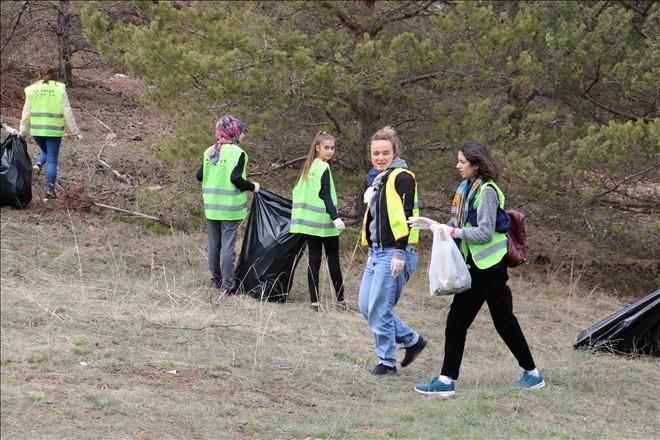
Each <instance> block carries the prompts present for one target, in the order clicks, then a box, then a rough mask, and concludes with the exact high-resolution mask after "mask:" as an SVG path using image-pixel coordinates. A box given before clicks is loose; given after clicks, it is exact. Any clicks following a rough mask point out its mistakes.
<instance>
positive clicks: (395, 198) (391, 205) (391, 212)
mask: <svg viewBox="0 0 660 440" xmlns="http://www.w3.org/2000/svg"><path fill="white" fill-rule="evenodd" d="M401 173H408V174H410V175H411V176H412V178H413V180H414V181H415V199H414V205H413V214H412V215H413V216H417V217H418V216H419V201H418V199H417V179H416V177H415V173H413V172H412V171H408V170H407V169H405V168H395V169H394V170H393V171H392V172H391V173H390V175H389V176H388V178H387V182H386V183H385V188H383V191H385V204H386V205H387V206H386V209H387V216H388V219H389V222H390V224H389V227H390V231H391V233H392V235H393V237H392V238H393V239H394V241H396V240H398V239H400V238H402V237H405V236H408V244H417V243H418V242H419V229H417V228H411V227H410V225H408V222H407V220H408V218H407V217H406V211H405V209H404V206H403V199H402V198H401V195H399V193H398V192H397V191H396V187H395V185H394V184H395V181H396V177H397V176H398V175H399V174H401ZM378 208H379V209H380V206H379V207H378ZM370 210H371V200H370V201H369V202H368V203H367V210H366V211H365V212H364V219H363V220H362V246H363V247H367V246H369V242H368V241H367V234H368V233H369V225H368V224H367V221H368V220H367V219H368V217H369V212H370ZM381 239H382V237H381Z"/></svg>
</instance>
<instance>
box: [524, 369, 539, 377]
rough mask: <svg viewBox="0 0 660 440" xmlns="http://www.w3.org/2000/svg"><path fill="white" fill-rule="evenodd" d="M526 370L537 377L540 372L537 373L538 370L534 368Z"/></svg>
mask: <svg viewBox="0 0 660 440" xmlns="http://www.w3.org/2000/svg"><path fill="white" fill-rule="evenodd" d="M527 372H528V373H529V374H531V375H532V376H534V377H539V374H540V373H539V370H538V369H536V368H534V369H533V370H529V371H527Z"/></svg>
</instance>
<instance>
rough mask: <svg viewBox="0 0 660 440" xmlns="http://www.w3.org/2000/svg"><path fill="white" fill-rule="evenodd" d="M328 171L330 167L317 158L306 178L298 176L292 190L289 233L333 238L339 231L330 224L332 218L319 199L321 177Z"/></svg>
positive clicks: (332, 192) (332, 188) (334, 195)
mask: <svg viewBox="0 0 660 440" xmlns="http://www.w3.org/2000/svg"><path fill="white" fill-rule="evenodd" d="M326 170H328V171H330V165H329V164H328V163H327V162H324V161H322V160H321V159H319V158H316V159H314V161H313V162H312V166H310V167H309V173H308V174H307V178H306V179H305V177H304V176H300V179H298V183H297V184H296V186H295V188H293V204H292V207H291V233H292V234H307V235H314V236H317V237H334V236H336V235H339V231H338V230H337V228H336V227H335V225H334V223H333V222H332V217H330V214H328V212H327V211H326V209H325V202H324V201H323V199H322V198H321V197H319V192H320V191H321V177H322V176H323V173H325V171H326ZM329 174H330V196H331V197H332V203H334V204H335V206H337V192H336V190H335V182H334V180H333V179H332V172H330V173H329Z"/></svg>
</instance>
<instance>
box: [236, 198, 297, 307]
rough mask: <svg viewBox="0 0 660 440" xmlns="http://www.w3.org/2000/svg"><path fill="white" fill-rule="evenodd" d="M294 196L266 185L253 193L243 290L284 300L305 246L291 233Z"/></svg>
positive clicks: (241, 266) (240, 270)
mask: <svg viewBox="0 0 660 440" xmlns="http://www.w3.org/2000/svg"><path fill="white" fill-rule="evenodd" d="M290 226H291V200H289V199H285V198H284V197H280V196H278V195H277V194H274V193H272V192H270V191H266V190H264V189H262V190H260V191H259V192H257V193H255V194H254V198H253V199H252V207H251V208H250V213H249V215H248V220H247V230H246V231H245V236H244V238H243V246H242V247H241V255H240V257H239V262H238V266H237V268H236V279H237V280H238V282H239V288H240V289H242V291H243V292H245V293H247V294H248V295H250V296H252V297H253V298H257V299H261V300H263V299H267V300H269V301H277V302H284V301H286V298H287V296H288V294H289V291H290V290H291V282H292V281H293V273H294V271H295V269H296V265H297V264H298V259H299V257H300V254H301V253H302V250H303V248H304V246H305V239H304V237H303V236H302V235H300V234H291V233H290Z"/></svg>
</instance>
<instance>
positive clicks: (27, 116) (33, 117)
mask: <svg viewBox="0 0 660 440" xmlns="http://www.w3.org/2000/svg"><path fill="white" fill-rule="evenodd" d="M65 126H66V128H67V129H68V130H69V131H70V132H71V133H73V136H75V137H76V138H78V140H81V139H82V138H83V136H82V134H81V133H80V130H79V129H78V125H77V124H76V120H75V118H74V117H73V112H72V111H71V105H70V104H69V97H68V96H67V94H66V86H65V85H64V83H61V82H58V81H57V77H56V75H55V69H54V68H53V67H51V66H49V65H46V64H43V65H42V66H41V67H39V79H38V80H37V81H36V82H35V83H34V84H32V85H30V86H28V87H26V88H25V105H24V106H23V115H22V117H21V125H20V128H19V129H18V131H19V135H20V136H21V137H25V136H26V135H27V132H28V129H29V130H30V135H32V139H34V142H35V143H36V144H37V145H38V146H39V148H40V149H41V154H40V155H39V158H38V159H37V162H36V163H35V164H34V167H33V168H34V169H35V170H36V171H37V172H41V168H42V167H43V166H44V165H46V197H45V198H44V201H48V200H51V199H55V198H57V193H56V192H55V184H56V183H57V161H58V157H59V155H60V146H61V145H62V137H64V135H65V131H64V127H65Z"/></svg>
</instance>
